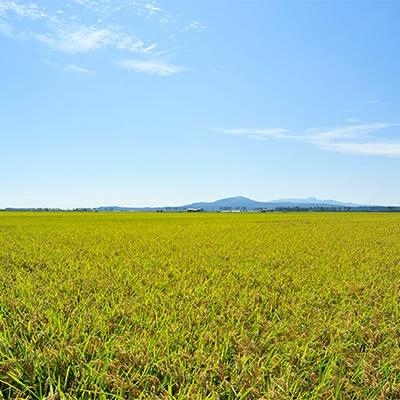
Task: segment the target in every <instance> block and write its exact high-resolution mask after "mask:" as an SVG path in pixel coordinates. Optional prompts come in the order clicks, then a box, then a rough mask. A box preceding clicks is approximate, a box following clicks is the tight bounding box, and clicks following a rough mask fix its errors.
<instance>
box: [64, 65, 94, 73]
mask: <svg viewBox="0 0 400 400" xmlns="http://www.w3.org/2000/svg"><path fill="white" fill-rule="evenodd" d="M62 70H63V71H64V72H72V73H74V74H78V75H86V76H93V75H94V74H95V72H94V71H93V70H91V69H88V68H85V67H82V66H80V65H76V64H68V65H66V66H64V67H63V68H62Z"/></svg>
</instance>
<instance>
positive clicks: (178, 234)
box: [0, 212, 400, 400]
mask: <svg viewBox="0 0 400 400" xmlns="http://www.w3.org/2000/svg"><path fill="white" fill-rule="evenodd" d="M399 300H400V214H396V213H311V212H309V213H240V214H233V213H232V214H229V213H227V214H218V213H194V214H190V213H176V214H173V213H72V212H71V213H67V212H65V213H56V212H54V213H27V212H19V213H18V212H14V213H13V212H1V213H0V399H49V400H50V399H52V400H55V399H271V400H274V399H399V398H400V308H399Z"/></svg>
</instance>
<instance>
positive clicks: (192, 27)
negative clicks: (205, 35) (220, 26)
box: [182, 21, 207, 32]
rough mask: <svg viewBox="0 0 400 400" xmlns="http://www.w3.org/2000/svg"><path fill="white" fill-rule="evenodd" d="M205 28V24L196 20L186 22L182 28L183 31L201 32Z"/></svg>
mask: <svg viewBox="0 0 400 400" xmlns="http://www.w3.org/2000/svg"><path fill="white" fill-rule="evenodd" d="M206 29H207V27H206V26H205V25H202V24H201V23H200V22H198V21H192V22H190V23H188V24H187V25H186V26H185V27H184V28H183V29H182V30H183V31H200V32H203V31H205V30H206Z"/></svg>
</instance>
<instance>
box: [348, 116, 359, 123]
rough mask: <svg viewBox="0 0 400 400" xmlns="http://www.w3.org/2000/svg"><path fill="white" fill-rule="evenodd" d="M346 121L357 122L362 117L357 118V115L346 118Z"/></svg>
mask: <svg viewBox="0 0 400 400" xmlns="http://www.w3.org/2000/svg"><path fill="white" fill-rule="evenodd" d="M344 121H345V122H348V123H350V124H355V123H358V122H361V120H360V118H357V117H351V118H346V119H345V120H344Z"/></svg>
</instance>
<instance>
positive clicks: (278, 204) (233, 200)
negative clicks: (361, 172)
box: [94, 196, 370, 211]
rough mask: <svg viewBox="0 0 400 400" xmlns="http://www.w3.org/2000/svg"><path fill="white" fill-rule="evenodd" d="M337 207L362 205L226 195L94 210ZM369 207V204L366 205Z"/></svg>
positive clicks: (316, 200)
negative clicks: (172, 203)
mask: <svg viewBox="0 0 400 400" xmlns="http://www.w3.org/2000/svg"><path fill="white" fill-rule="evenodd" d="M315 207H318V208H338V207H350V208H357V207H364V206H362V205H359V204H354V203H344V202H340V201H336V200H319V199H316V198H314V197H309V198H307V199H281V200H271V201H267V202H265V201H256V200H252V199H249V198H247V197H243V196H237V197H228V198H226V199H220V200H216V201H212V202H197V203H191V204H185V205H183V206H172V207H171V206H168V207H167V206H161V207H119V206H108V207H98V208H95V209H94V210H95V211H157V210H163V211H181V210H186V209H189V208H192V209H203V210H204V211H221V210H235V209H236V210H238V209H246V210H260V209H266V210H275V209H291V208H315ZM366 207H370V206H366Z"/></svg>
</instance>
